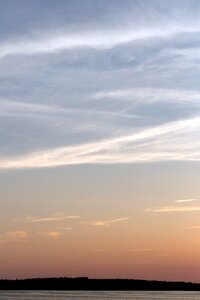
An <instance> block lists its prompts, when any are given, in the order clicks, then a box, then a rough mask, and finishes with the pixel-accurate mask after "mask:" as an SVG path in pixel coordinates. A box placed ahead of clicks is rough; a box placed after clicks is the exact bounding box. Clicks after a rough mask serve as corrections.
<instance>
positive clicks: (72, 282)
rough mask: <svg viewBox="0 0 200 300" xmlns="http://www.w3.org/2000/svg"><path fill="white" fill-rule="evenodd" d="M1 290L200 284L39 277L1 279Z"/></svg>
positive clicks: (197, 287)
mask: <svg viewBox="0 0 200 300" xmlns="http://www.w3.org/2000/svg"><path fill="white" fill-rule="evenodd" d="M0 290H128V291H131V290H133V291H134V290H142V291H145V290H149V291H153V290H155V291H156V290H157V291H200V284H198V283H191V282H166V281H147V280H134V279H89V278H87V277H78V278H63V277H62V278H38V279H20V280H3V279H2V280H0Z"/></svg>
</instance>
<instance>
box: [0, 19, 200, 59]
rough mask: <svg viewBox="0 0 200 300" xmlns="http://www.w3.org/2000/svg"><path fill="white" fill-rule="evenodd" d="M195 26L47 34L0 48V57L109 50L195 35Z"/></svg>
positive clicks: (10, 43) (6, 44)
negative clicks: (72, 50) (185, 34)
mask: <svg viewBox="0 0 200 300" xmlns="http://www.w3.org/2000/svg"><path fill="white" fill-rule="evenodd" d="M197 30H198V28H197V26H194V25H193V26H183V25H182V26H180V25H174V24H173V25H172V26H170V24H168V26H166V25H165V26H164V27H163V28H155V27H152V28H150V27H149V28H148V29H147V28H141V29H139V28H138V30H137V31H136V30H134V28H131V27H129V28H128V27H126V28H124V29H121V30H120V29H119V28H118V29H113V30H112V29H108V28H107V30H101V31H99V30H98V31H97V30H93V32H89V31H87V32H80V33H78V32H71V33H65V32H63V33H52V34H50V33H47V34H46V36H45V34H44V33H43V34H41V36H39V37H33V38H32V39H30V38H23V39H22V38H21V39H19V38H18V40H15V41H13V42H12V41H10V42H7V43H4V44H1V46H0V57H4V56H6V55H15V54H23V55H36V54H41V53H43V54H45V53H54V52H59V51H63V50H66V49H70V48H75V47H91V48H96V49H106V48H112V47H114V46H116V45H118V44H123V43H128V42H133V41H136V40H140V39H148V38H156V37H162V38H164V37H167V36H169V35H173V34H178V33H181V32H196V31H197Z"/></svg>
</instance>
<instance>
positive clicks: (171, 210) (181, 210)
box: [146, 206, 200, 213]
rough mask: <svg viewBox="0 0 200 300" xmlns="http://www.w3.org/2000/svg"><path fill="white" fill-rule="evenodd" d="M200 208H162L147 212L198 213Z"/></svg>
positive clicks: (151, 209)
mask: <svg viewBox="0 0 200 300" xmlns="http://www.w3.org/2000/svg"><path fill="white" fill-rule="evenodd" d="M198 211H200V206H162V207H156V208H148V209H147V210H146V212H155V213H174V212H198Z"/></svg>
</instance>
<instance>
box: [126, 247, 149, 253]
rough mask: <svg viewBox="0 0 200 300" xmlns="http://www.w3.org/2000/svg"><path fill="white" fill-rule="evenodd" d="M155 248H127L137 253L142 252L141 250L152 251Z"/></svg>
mask: <svg viewBox="0 0 200 300" xmlns="http://www.w3.org/2000/svg"><path fill="white" fill-rule="evenodd" d="M154 251H155V250H154V249H152V248H141V249H140V248H139V249H131V250H129V252H138V253H142V252H154Z"/></svg>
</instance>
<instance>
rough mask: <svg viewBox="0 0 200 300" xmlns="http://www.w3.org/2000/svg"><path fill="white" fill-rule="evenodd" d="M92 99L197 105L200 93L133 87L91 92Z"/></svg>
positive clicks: (140, 103) (132, 102)
mask: <svg viewBox="0 0 200 300" xmlns="http://www.w3.org/2000/svg"><path fill="white" fill-rule="evenodd" d="M91 98H92V99H97V100H101V99H107V100H118V101H119V100H121V101H126V100H127V101H130V102H131V104H132V105H134V104H137V105H144V104H145V103H146V104H151V103H156V102H161V103H168V102H170V103H173V104H174V103H180V104H190V105H191V104H196V105H199V100H200V93H199V92H198V91H189V90H183V89H180V90H177V89H166V88H146V87H144V88H134V89H121V90H111V91H101V92H97V93H95V94H93V95H92V96H91Z"/></svg>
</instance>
